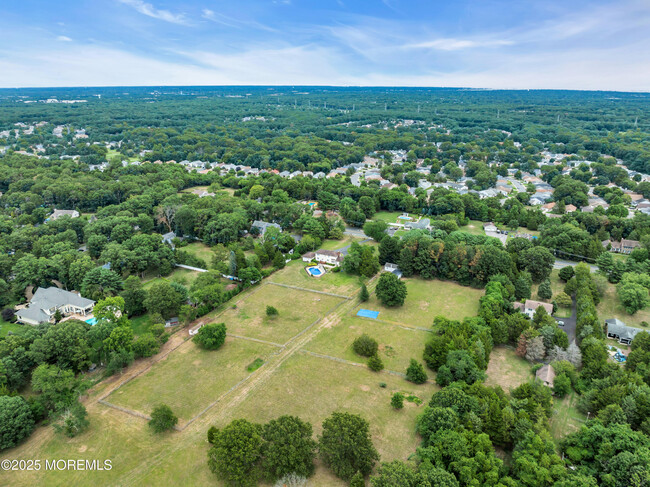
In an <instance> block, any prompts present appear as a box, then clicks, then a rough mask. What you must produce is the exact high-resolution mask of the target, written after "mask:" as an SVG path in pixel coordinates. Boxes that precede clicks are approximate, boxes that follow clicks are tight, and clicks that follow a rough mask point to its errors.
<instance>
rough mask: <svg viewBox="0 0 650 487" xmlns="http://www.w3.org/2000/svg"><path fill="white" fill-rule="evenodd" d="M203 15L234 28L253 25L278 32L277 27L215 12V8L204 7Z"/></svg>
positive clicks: (256, 27)
mask: <svg viewBox="0 0 650 487" xmlns="http://www.w3.org/2000/svg"><path fill="white" fill-rule="evenodd" d="M201 16H202V17H203V18H204V19H205V20H209V21H211V22H215V23H217V24H221V25H225V26H226V27H232V28H234V29H243V28H249V27H252V28H255V29H260V30H265V31H268V32H277V30H276V29H273V28H272V27H269V26H267V25H264V24H262V23H260V22H257V21H254V20H241V19H236V18H234V17H230V16H228V15H225V14H222V13H218V12H215V11H214V10H210V9H208V8H205V9H203V11H202V12H201Z"/></svg>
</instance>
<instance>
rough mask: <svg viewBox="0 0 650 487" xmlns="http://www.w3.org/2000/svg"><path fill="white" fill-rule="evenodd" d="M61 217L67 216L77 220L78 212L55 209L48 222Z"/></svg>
mask: <svg viewBox="0 0 650 487" xmlns="http://www.w3.org/2000/svg"><path fill="white" fill-rule="evenodd" d="M62 216H69V217H70V218H79V212H78V211H77V210H57V209H56V208H55V209H54V211H53V212H52V214H51V215H50V216H49V218H48V220H52V221H53V220H57V219H58V218H61V217H62Z"/></svg>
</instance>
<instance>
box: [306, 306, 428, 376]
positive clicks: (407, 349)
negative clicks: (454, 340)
mask: <svg viewBox="0 0 650 487" xmlns="http://www.w3.org/2000/svg"><path fill="white" fill-rule="evenodd" d="M363 333H366V334H368V335H370V336H371V337H372V338H374V339H375V340H377V342H378V343H379V357H380V358H381V360H382V361H383V362H384V366H385V367H386V369H388V370H392V371H395V372H401V373H405V372H406V368H407V367H408V365H409V361H410V360H411V359H412V358H414V359H417V360H418V361H420V362H422V364H423V365H425V367H426V364H425V363H424V361H423V360H422V351H423V350H424V344H425V342H426V341H427V339H428V337H429V333H428V332H426V331H422V330H418V329H405V328H404V327H401V326H398V325H391V324H389V323H383V322H380V321H374V320H372V319H364V318H357V317H354V316H346V317H345V318H344V319H343V321H341V323H339V324H337V325H336V326H333V327H331V328H326V329H324V330H323V331H321V332H320V333H319V334H318V336H317V337H316V338H315V339H313V340H312V341H311V342H309V343H308V344H307V345H306V346H305V349H306V350H309V351H310V352H316V353H319V354H323V355H332V356H335V357H338V358H342V359H345V360H350V361H352V362H358V363H362V364H365V363H366V362H367V360H368V359H367V358H366V357H362V356H360V355H357V354H356V353H354V350H352V342H353V341H354V339H355V338H357V337H358V336H360V335H361V334H363ZM427 373H429V374H431V373H432V372H431V371H427Z"/></svg>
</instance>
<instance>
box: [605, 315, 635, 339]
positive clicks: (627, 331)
mask: <svg viewBox="0 0 650 487" xmlns="http://www.w3.org/2000/svg"><path fill="white" fill-rule="evenodd" d="M605 326H607V338H613V339H614V340H618V343H623V344H625V345H629V344H630V343H632V340H634V337H635V336H636V334H637V333H639V332H641V331H642V330H641V329H639V328H632V327H631V326H627V325H626V324H625V323H623V322H622V321H621V320H618V319H616V318H611V319H609V320H605Z"/></svg>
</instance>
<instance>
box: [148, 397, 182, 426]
mask: <svg viewBox="0 0 650 487" xmlns="http://www.w3.org/2000/svg"><path fill="white" fill-rule="evenodd" d="M176 423H178V418H177V417H176V416H175V415H174V413H173V412H172V410H171V408H170V407H169V406H167V405H166V404H161V405H160V406H156V407H155V408H154V409H153V411H152V412H151V420H149V427H150V428H151V429H153V430H154V432H155V433H162V432H163V431H167V430H169V429H172V428H173V427H174V426H175V425H176Z"/></svg>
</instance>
